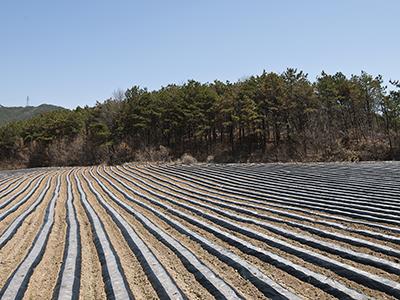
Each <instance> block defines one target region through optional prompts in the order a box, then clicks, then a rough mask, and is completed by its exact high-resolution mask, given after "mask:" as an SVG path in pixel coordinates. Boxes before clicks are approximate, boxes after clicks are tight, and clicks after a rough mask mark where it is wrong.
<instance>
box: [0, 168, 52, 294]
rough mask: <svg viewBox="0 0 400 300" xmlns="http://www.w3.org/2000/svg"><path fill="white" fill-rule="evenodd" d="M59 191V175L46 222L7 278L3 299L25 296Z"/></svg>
mask: <svg viewBox="0 0 400 300" xmlns="http://www.w3.org/2000/svg"><path fill="white" fill-rule="evenodd" d="M59 191H60V176H58V177H57V185H56V189H55V191H54V194H53V198H52V199H51V201H50V203H49V206H48V208H47V211H46V216H45V222H44V224H43V225H42V228H41V229H40V231H39V233H38V235H37V236H36V238H35V240H34V242H33V245H32V247H31V249H30V251H29V253H28V255H27V256H26V257H25V259H24V260H23V262H22V263H21V264H20V265H19V266H18V268H17V269H16V270H15V272H14V273H13V274H12V275H11V277H10V278H9V279H8V280H7V282H6V284H5V286H4V287H3V288H2V290H1V291H0V298H1V299H16V298H18V299H20V298H22V297H23V295H24V293H25V290H26V288H27V285H28V282H29V279H30V277H31V275H32V273H33V270H34V268H35V267H36V266H37V264H38V263H39V262H40V260H41V258H42V256H43V253H44V250H45V246H46V244H47V240H48V238H49V234H50V231H51V228H52V226H53V223H54V207H55V204H56V200H57V198H58V196H59Z"/></svg>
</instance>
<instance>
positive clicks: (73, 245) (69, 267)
mask: <svg viewBox="0 0 400 300" xmlns="http://www.w3.org/2000/svg"><path fill="white" fill-rule="evenodd" d="M71 172H72V171H70V172H68V174H67V176H66V181H67V200H66V211H67V215H66V223H67V232H66V237H65V247H64V256H63V260H62V265H61V269H60V272H59V274H58V280H57V284H56V287H55V289H54V291H53V299H60V300H69V299H71V300H77V299H79V290H80V287H81V285H80V280H81V274H80V273H81V251H82V243H81V236H80V232H79V228H80V224H79V221H78V218H77V215H76V209H75V207H74V201H76V199H74V198H73V194H72V185H71V178H70V176H71Z"/></svg>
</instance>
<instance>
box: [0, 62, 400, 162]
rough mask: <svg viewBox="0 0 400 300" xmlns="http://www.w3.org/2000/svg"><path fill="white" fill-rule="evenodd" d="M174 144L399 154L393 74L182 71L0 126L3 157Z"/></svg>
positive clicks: (264, 157)
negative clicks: (204, 79)
mask: <svg viewBox="0 0 400 300" xmlns="http://www.w3.org/2000/svg"><path fill="white" fill-rule="evenodd" d="M160 149H161V150H162V151H161V150H160ZM166 149H168V150H166ZM160 151H161V152H162V153H161V152H160ZM166 153H168V155H166ZM184 153H190V154H191V155H193V156H194V157H196V158H197V159H198V160H200V161H206V160H207V161H209V160H210V157H212V158H213V159H214V161H217V162H234V161H267V162H268V161H329V160H376V159H379V160H383V159H399V158H400V83H399V82H398V81H392V82H391V86H390V88H389V89H388V88H387V87H386V86H385V85H384V83H383V79H382V77H381V76H376V77H374V76H372V75H370V74H367V73H365V72H361V74H360V75H352V76H350V77H346V76H345V75H344V74H342V73H336V74H327V73H325V72H322V73H321V75H320V76H318V77H317V79H316V81H315V82H311V81H310V80H309V78H308V76H307V74H305V73H304V72H302V71H298V70H296V69H287V70H286V71H285V72H283V73H282V74H277V73H273V72H269V73H268V72H263V73H262V74H261V75H258V76H251V77H249V78H247V79H245V80H240V81H238V82H235V83H231V82H221V81H215V82H213V83H200V82H197V81H194V80H189V81H188V82H186V83H184V84H182V85H175V84H172V85H168V86H166V87H163V88H161V89H160V90H156V91H148V90H147V89H144V88H140V87H138V86H134V87H132V88H131V89H128V90H127V91H126V92H125V95H124V97H120V98H119V99H108V100H106V101H105V102H103V103H97V104H96V106H94V107H85V108H80V107H78V108H77V109H75V110H58V111H53V112H49V113H45V114H41V115H39V116H36V117H33V118H31V119H29V120H21V121H15V122H10V123H7V124H5V125H3V126H2V127H0V157H1V158H0V159H1V161H2V162H3V164H4V165H5V164H6V163H7V165H8V166H9V165H10V164H11V165H12V164H13V162H18V163H19V164H18V165H20V164H21V162H22V163H23V165H25V166H52V165H90V164H99V163H121V162H124V161H128V160H157V159H159V158H160V157H162V159H163V160H164V159H166V157H168V158H171V159H174V158H179V157H181V156H182V155H183V154H184Z"/></svg>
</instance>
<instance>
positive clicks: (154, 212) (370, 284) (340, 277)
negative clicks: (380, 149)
mask: <svg viewBox="0 0 400 300" xmlns="http://www.w3.org/2000/svg"><path fill="white" fill-rule="evenodd" d="M0 298H1V299H16V298H17V299H19V298H26V299H106V298H109V299H133V298H136V299H157V298H161V299H213V298H217V299H239V298H240V299H333V298H338V299H374V298H375V299H396V298H397V299H399V298H400V163H394V162H393V163H392V162H390V163H389V162H387V163H357V164H346V163H324V164H225V165H218V164H215V165H214V164H195V165H174V164H160V165H157V164H152V165H150V164H147V165H144V164H126V165H123V166H114V167H108V166H107V167H106V166H98V167H79V168H78V167H77V168H52V169H37V170H31V171H27V170H25V171H23V172H18V173H13V172H11V173H4V174H1V175H0Z"/></svg>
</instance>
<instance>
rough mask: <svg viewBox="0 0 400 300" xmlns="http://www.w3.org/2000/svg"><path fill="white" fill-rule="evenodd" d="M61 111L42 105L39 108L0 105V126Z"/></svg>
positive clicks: (51, 106) (56, 107)
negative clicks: (45, 113)
mask: <svg viewBox="0 0 400 300" xmlns="http://www.w3.org/2000/svg"><path fill="white" fill-rule="evenodd" d="M58 109H62V108H61V107H59V106H55V105H49V104H42V105H39V106H36V107H35V106H25V107H22V106H15V107H5V106H2V105H1V104H0V125H3V124H6V123H8V122H11V121H19V120H26V119H30V118H32V117H34V116H36V115H39V114H41V113H44V112H49V111H54V110H58Z"/></svg>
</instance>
